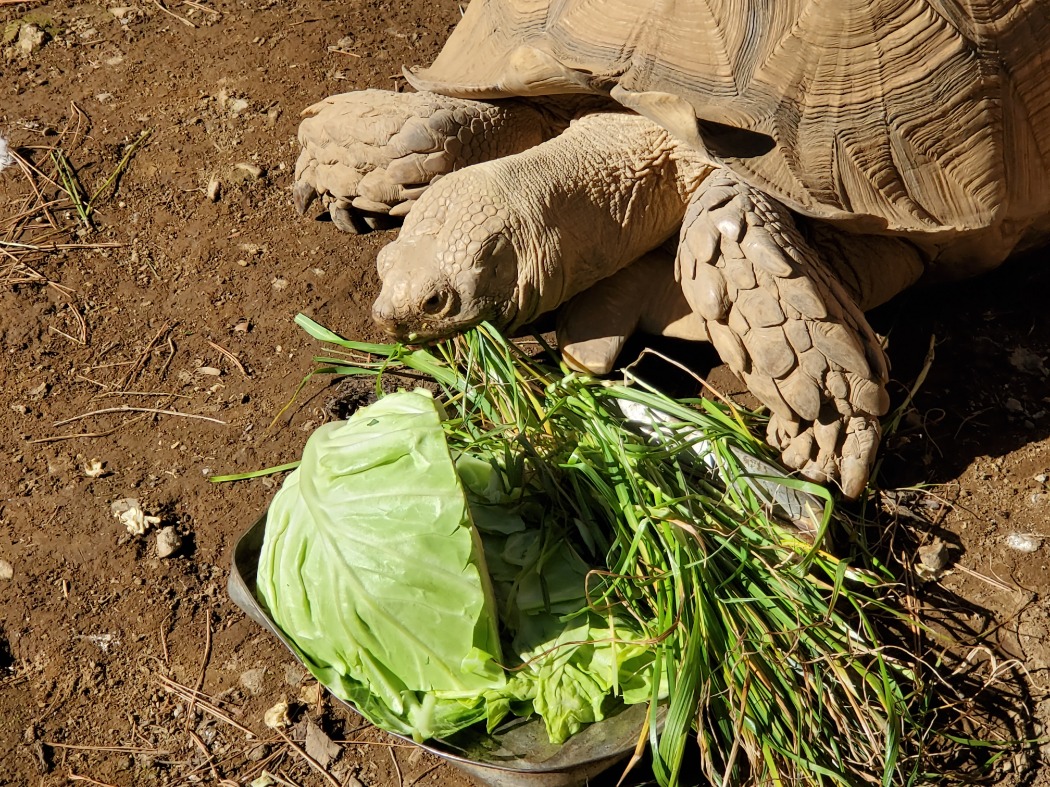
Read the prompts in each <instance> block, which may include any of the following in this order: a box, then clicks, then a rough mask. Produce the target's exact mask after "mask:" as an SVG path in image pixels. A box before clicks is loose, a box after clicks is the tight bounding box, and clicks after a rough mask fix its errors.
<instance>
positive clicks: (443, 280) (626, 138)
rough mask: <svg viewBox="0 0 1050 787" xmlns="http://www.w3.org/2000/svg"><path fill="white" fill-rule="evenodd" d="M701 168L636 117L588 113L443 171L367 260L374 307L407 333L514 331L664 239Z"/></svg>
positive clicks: (390, 325) (384, 322)
mask: <svg viewBox="0 0 1050 787" xmlns="http://www.w3.org/2000/svg"><path fill="white" fill-rule="evenodd" d="M708 171H709V167H708V166H707V164H706V163H705V162H704V161H703V159H702V158H701V157H700V156H699V155H698V154H696V153H695V152H692V151H689V150H687V149H685V148H684V146H682V145H680V144H679V143H677V142H676V141H675V140H674V139H673V138H672V137H671V136H670V135H669V134H668V133H667V132H666V131H665V130H664V129H662V128H661V127H659V126H657V125H656V124H655V123H652V122H651V121H648V120H646V119H644V118H641V117H639V116H637V115H633V114H628V113H623V112H605V113H592V114H588V115H585V116H583V117H581V118H579V119H578V120H575V121H573V123H572V124H571V125H570V127H569V128H568V129H567V130H566V131H565V132H564V133H563V134H561V135H560V136H558V137H556V138H554V139H552V140H550V141H548V142H545V143H543V144H542V145H539V146H537V147H535V148H532V149H530V150H527V151H525V152H523V153H519V154H517V155H515V156H509V157H506V158H502V159H497V160H495V161H491V162H486V163H483V164H478V165H475V166H473V167H469V168H467V169H464V170H461V171H457V172H453V173H451V174H449V175H447V176H446V177H444V178H442V179H441V180H439V181H437V182H436V183H434V184H433V185H432V186H431V187H430V188H429V189H428V190H427V192H426V193H424V194H423V195H422V196H421V197H420V198H419V200H418V202H417V204H416V206H415V207H414V208H413V210H412V211H411V212H410V213H409V215H408V217H407V218H406V220H405V226H404V228H403V229H402V231H401V234H400V236H399V237H398V239H397V240H396V241H394V242H393V243H391V244H390V245H388V246H387V247H386V248H384V249H383V250H382V251H381V252H380V254H379V257H378V259H377V265H378V268H379V275H380V278H382V280H383V289H382V292H381V293H380V295H379V298H378V299H377V301H376V303H375V305H374V307H373V316H374V317H375V319H376V321H377V322H378V323H379V324H380V325H381V326H382V327H383V328H384V329H385V330H387V331H388V332H389V333H391V334H392V335H394V336H396V337H398V338H400V339H408V340H415V341H422V340H429V339H435V338H439V337H442V336H447V335H450V334H452V333H456V332H459V331H462V330H466V329H467V328H469V327H471V326H473V325H476V324H477V323H478V322H480V321H482V320H490V321H493V322H495V323H497V324H498V325H500V326H501V327H503V328H505V329H508V330H513V329H515V328H517V327H519V326H521V325H523V324H525V323H527V322H529V321H531V320H533V319H535V318H536V317H538V316H539V315H541V314H543V313H545V312H549V311H552V310H553V309H555V308H557V307H558V306H560V305H561V304H562V303H564V302H565V301H567V300H569V299H570V298H571V297H572V296H574V295H576V294H577V293H579V292H582V291H583V290H586V289H587V288H588V287H590V286H591V285H592V284H594V283H595V282H597V281H599V280H601V279H603V278H605V277H607V276H610V275H612V274H613V273H615V272H616V271H618V270H620V269H621V268H623V267H625V266H627V265H629V264H630V263H632V262H634V261H635V260H637V259H638V258H639V257H641V256H642V255H643V254H644V253H645V252H647V251H650V250H651V249H654V248H656V247H657V246H659V245H660V244H661V243H663V242H664V241H665V240H667V239H668V238H669V237H671V236H672V235H673V234H674V233H675V232H676V231H677V229H678V227H679V225H680V224H681V221H682V217H683V215H684V212H685V207H686V204H687V203H688V199H689V194H690V193H691V192H692V191H693V190H694V189H695V188H696V186H697V185H698V183H699V181H700V179H701V178H702V177H703V176H704V174H706V173H707V172H708Z"/></svg>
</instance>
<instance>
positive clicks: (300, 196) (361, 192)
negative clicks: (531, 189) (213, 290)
mask: <svg viewBox="0 0 1050 787" xmlns="http://www.w3.org/2000/svg"><path fill="white" fill-rule="evenodd" d="M303 116H304V119H303V121H302V123H301V124H300V125H299V142H300V144H301V145H302V151H301V152H300V154H299V159H298V161H297V162H296V165H295V184H294V186H293V187H292V200H293V202H294V204H295V208H296V210H297V211H299V213H300V214H305V213H306V211H307V209H308V208H309V207H310V205H311V204H312V203H313V202H314V200H316V199H317V198H318V197H320V198H321V200H322V201H323V202H324V204H325V206H326V207H327V208H328V211H329V213H330V215H331V217H332V222H333V223H334V224H335V225H336V226H337V227H338V228H339V229H341V230H344V231H347V232H362V231H366V230H367V229H369V228H380V227H385V226H389V225H390V224H392V223H393V222H394V220H396V219H398V218H400V217H403V216H404V215H405V214H407V213H408V211H409V209H410V208H411V207H412V205H413V204H414V202H415V200H416V199H417V198H418V197H419V196H420V195H421V194H422V193H423V192H424V191H425V190H426V188H427V187H428V186H429V185H430V184H431V183H432V182H433V181H434V180H436V179H438V178H440V177H441V176H443V175H446V174H448V173H449V172H452V171H453V170H456V169H461V168H463V167H466V166H469V165H471V164H474V163H477V162H480V161H487V160H490V159H493V158H498V157H502V156H506V155H510V154H513V153H517V152H520V151H522V150H525V149H527V148H530V147H532V146H534V145H537V144H539V143H540V142H542V141H543V140H544V139H546V138H548V137H550V136H553V135H554V134H556V133H557V131H559V130H560V129H558V128H553V127H552V124H551V120H550V117H549V115H547V114H546V113H544V112H542V110H539V109H537V108H535V107H533V106H532V105H530V104H528V103H526V102H521V101H513V100H509V101H496V102H486V101H472V100H469V99H460V98H448V97H446V96H439V95H436V94H434V93H394V92H391V91H388V90H361V91H357V92H353V93H342V94H339V95H335V96H330V97H329V98H326V99H325V100H324V101H321V102H319V103H317V104H314V105H313V106H312V107H310V108H308V109H306V110H305V111H304V112H303Z"/></svg>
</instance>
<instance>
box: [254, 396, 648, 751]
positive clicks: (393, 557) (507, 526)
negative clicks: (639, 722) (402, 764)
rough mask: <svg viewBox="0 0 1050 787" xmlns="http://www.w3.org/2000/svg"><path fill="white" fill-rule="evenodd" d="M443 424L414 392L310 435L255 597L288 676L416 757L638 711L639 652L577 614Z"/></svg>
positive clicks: (564, 565)
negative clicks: (287, 664)
mask: <svg viewBox="0 0 1050 787" xmlns="http://www.w3.org/2000/svg"><path fill="white" fill-rule="evenodd" d="M442 419H443V414H442V412H441V409H440V407H439V405H437V403H436V402H434V400H433V399H432V397H431V396H430V394H429V393H427V392H426V391H421V390H420V391H415V392H401V393H396V394H391V395H388V396H385V397H383V398H382V399H380V400H379V401H378V402H376V403H375V404H373V405H370V406H369V407H366V408H363V409H361V410H358V411H357V412H356V413H355V414H354V415H353V416H352V417H351V418H350V420H348V421H345V422H340V423H333V424H327V425H325V426H322V427H321V428H320V429H318V430H317V431H316V432H315V433H314V434H313V435H312V436H311V437H310V439H309V440H308V441H307V445H306V448H305V450H304V452H303V459H302V464H301V465H300V467H299V468H298V470H296V471H295V472H293V473H292V474H291V475H290V476H289V477H288V478H287V479H286V481H285V483H284V485H283V486H282V488H281V490H280V491H279V492H278V494H277V495H276V496H275V498H274V500H273V503H272V504H271V506H270V510H269V512H268V515H267V524H266V537H265V541H264V544H263V549H262V554H261V557H260V560H259V569H258V578H257V587H258V593H259V596H260V599H261V601H262V602H263V603H264V604H265V605H266V607H267V608H268V609H269V611H270V614H271V616H272V618H273V620H274V621H275V623H276V624H277V625H278V626H279V627H280V628H281V629H282V630H283V631H284V632H285V634H286V635H287V636H288V637H289V639H290V640H291V641H292V643H293V644H294V646H295V648H296V650H297V653H298V655H299V656H300V658H301V659H302V661H303V663H304V664H305V665H306V666H307V667H308V668H309V669H310V671H311V672H312V673H313V674H314V675H315V676H316V677H317V678H318V680H320V681H321V682H322V683H324V684H325V685H326V686H327V687H328V688H329V689H330V690H331V691H332V692H333V693H334V694H336V695H337V696H339V697H342V698H343V699H346V700H348V701H350V702H352V703H354V705H355V706H356V707H357V708H358V709H359V710H360V711H361V713H362V714H363V715H364V716H365V717H366V718H368V719H369V720H370V721H371V722H373V723H374V724H376V725H377V726H380V727H383V728H385V729H388V730H391V731H393V732H398V733H400V734H403V735H408V736H412V737H414V738H415V739H417V740H424V739H426V738H431V737H444V736H447V735H449V734H451V733H453V732H456V731H458V730H460V729H462V728H464V727H467V726H470V725H472V724H475V723H477V722H482V721H484V722H485V723H486V724H487V726H488V728H489V729H492V728H493V727H494V726H495V725H496V724H498V723H499V721H500V720H501V719H502V718H503V717H504V716H505V715H506V714H507V713H511V712H513V713H515V714H517V715H530V714H532V713H536V714H539V715H541V716H542V717H543V719H544V722H545V723H546V725H547V732H548V735H549V736H550V738H551V740H552V741H553V742H555V743H559V742H562V741H564V740H565V739H566V738H567V737H569V736H570V735H571V734H573V733H574V732H576V731H577V730H579V728H580V727H581V726H583V725H584V724H586V723H589V722H592V721H596V720H599V719H601V718H603V717H604V716H605V715H606V714H607V713H608V711H609V709H610V708H612V707H615V706H616V705H617V704H618V703H619V702H644V701H648V700H649V699H650V697H651V693H652V692H651V685H650V683H649V675H650V673H651V671H652V670H651V667H652V654H651V651H650V650H648V649H647V648H645V647H643V646H641V645H636V644H630V640H632V639H633V638H635V637H636V636H637V635H636V634H635V633H634V632H633V631H632V630H631V629H630V628H629V627H628V626H627V625H625V624H624V622H623V621H621V620H618V619H616V618H612V617H610V618H602V617H599V616H597V615H595V614H594V613H592V612H590V611H589V610H588V608H587V601H586V593H585V587H586V574H587V572H588V570H589V566H588V565H587V563H586V562H585V561H583V560H582V559H581V558H580V557H579V556H578V555H577V554H576V553H575V552H574V551H573V550H572V549H571V548H570V547H569V546H568V544H567V543H566V542H565V541H564V539H563V538H562V537H556V536H552V534H551V531H550V530H549V529H546V528H545V527H544V526H543V524H544V523H543V516H542V506H537V505H535V504H531V505H529V504H522V503H521V500H520V498H521V495H518V494H511V492H510V491H508V490H506V489H505V488H504V483H503V478H502V475H501V472H500V469H499V467H498V466H497V465H496V464H495V463H494V462H490V461H484V460H482V459H479V458H476V457H472V456H469V455H460V456H459V457H457V458H456V461H455V462H454V461H453V459H452V457H451V455H450V453H449V448H448V444H447V442H446V440H445V434H444V431H443V429H442ZM461 480H462V482H461ZM464 487H465V488H466V492H465V491H464ZM512 491H513V490H512ZM475 522H476V523H477V527H475V526H474V523H475ZM547 524H549V523H547ZM490 569H491V574H490ZM501 633H502V634H503V637H504V641H505V642H506V643H507V646H506V647H504V648H501V645H500V634H501ZM505 654H506V655H505ZM504 666H506V667H509V668H511V669H510V670H509V671H506V672H505V671H504ZM614 695H617V696H618V697H619V699H616V698H615V696H614Z"/></svg>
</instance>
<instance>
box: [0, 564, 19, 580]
mask: <svg viewBox="0 0 1050 787" xmlns="http://www.w3.org/2000/svg"><path fill="white" fill-rule="evenodd" d="M14 575H15V567H14V566H12V565H11V564H10V563H8V562H7V561H6V560H0V579H2V580H7V579H11V578H12V577H14Z"/></svg>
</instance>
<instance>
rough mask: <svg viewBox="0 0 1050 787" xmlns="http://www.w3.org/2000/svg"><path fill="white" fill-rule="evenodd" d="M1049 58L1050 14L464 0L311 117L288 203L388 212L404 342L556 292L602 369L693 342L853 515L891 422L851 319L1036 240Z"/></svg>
mask: <svg viewBox="0 0 1050 787" xmlns="http://www.w3.org/2000/svg"><path fill="white" fill-rule="evenodd" d="M1048 41H1050V2H1048V1H1047V0H984V2H980V3H978V2H963V1H962V0H837V1H836V2H822V1H818V0H776V1H775V2H774V0H741V2H736V3H728V2H721V1H718V0H693V2H689V3H670V4H668V3H656V2H641V1H640V0H605V1H604V2H600V3H599V2H593V1H592V0H561V2H556V3H555V2H549V0H474V1H473V2H472V3H471V4H470V5H469V7H468V8H467V10H466V12H465V13H464V15H463V18H462V19H461V21H460V22H459V24H458V25H457V26H456V28H455V30H454V31H453V32H452V34H451V36H450V37H449V39H448V41H447V42H446V44H445V46H444V48H443V49H442V51H441V52H440V54H439V55H438V57H437V59H436V60H435V62H434V63H433V64H432V65H431V66H430V67H429V68H422V69H418V68H417V69H412V70H406V71H405V76H406V78H407V80H408V81H409V83H410V84H411V85H412V86H413V87H414V88H415V89H416V90H417V91H418V92H416V93H405V94H400V93H392V92H386V91H376V90H368V91H360V92H355V93H348V94H343V95H340V96H333V97H331V98H329V99H327V100H325V101H323V102H321V103H320V104H317V105H315V106H314V107H311V108H310V109H308V110H306V112H305V113H304V114H305V115H307V117H306V119H305V120H304V121H303V123H302V125H301V127H300V141H301V143H302V146H303V150H302V153H301V155H300V158H299V162H298V164H297V167H296V184H295V186H294V187H293V199H294V202H295V204H296V207H297V208H298V209H299V211H300V212H305V211H306V209H307V206H308V205H309V204H310V202H311V201H312V200H313V199H314V198H315V197H317V196H318V195H321V196H323V198H324V200H325V202H326V203H327V204H328V207H329V212H330V214H331V217H332V220H333V222H334V223H335V224H336V225H337V226H339V227H340V228H342V229H347V230H351V231H356V230H360V229H361V228H362V227H363V225H365V224H368V225H377V224H381V223H382V222H383V221H384V220H387V219H385V217H387V216H389V217H395V218H396V217H406V218H405V225H404V229H403V230H402V233H401V236H400V237H399V239H398V240H397V241H396V242H395V243H393V244H391V245H390V246H388V247H387V248H386V249H384V250H383V251H382V252H381V253H380V255H379V258H378V260H377V262H378V266H379V273H380V277H381V278H382V280H383V292H382V293H381V295H380V298H379V300H378V301H377V303H376V306H375V308H374V312H373V313H374V316H375V317H376V319H377V320H378V321H379V322H380V324H381V325H383V326H384V327H385V328H386V329H387V330H388V331H390V332H392V333H394V334H395V335H397V336H399V337H400V338H404V339H415V340H423V339H429V338H435V337H436V336H439V335H441V334H443V333H447V332H452V331H457V330H462V329H465V328H467V327H469V326H470V325H471V324H473V323H475V322H477V321H478V320H481V319H495V320H496V321H497V322H501V323H502V324H503V325H504V326H506V327H514V326H516V325H520V324H521V323H522V322H524V321H526V320H527V319H531V318H533V317H535V316H536V315H538V314H539V313H541V312H543V311H547V310H550V309H553V308H555V307H557V306H560V305H563V304H564V305H565V308H564V309H563V318H562V324H561V328H560V331H559V339H560V343H561V345H562V349H563V351H566V352H568V354H569V355H570V356H574V357H576V361H577V363H578V365H582V366H584V367H587V368H592V369H595V370H598V371H601V370H602V369H604V368H605V367H607V366H609V365H610V363H611V362H610V360H609V358H610V356H614V355H615V352H616V351H618V349H619V347H620V345H621V344H622V335H621V334H622V333H624V332H625V331H629V330H631V329H633V328H634V327H638V326H640V327H642V328H644V329H648V330H655V331H657V332H661V331H662V332H668V333H674V334H676V335H683V336H686V337H689V338H697V339H707V340H709V341H710V342H711V343H712V344H713V345H714V347H715V349H716V350H717V351H718V352H719V354H720V355H721V356H722V358H723V360H724V361H725V362H726V363H727V364H728V365H729V366H730V367H731V368H732V369H733V370H734V371H735V372H736V373H737V374H738V375H739V376H740V377H741V378H742V379H743V380H744V382H745V383H746V384H747V385H748V387H749V388H750V389H751V391H752V392H753V393H754V394H755V395H756V396H757V397H758V398H759V399H760V400H761V401H762V402H763V403H764V404H765V405H766V406H768V408H769V410H770V416H771V417H770V422H769V428H768V433H767V437H768V439H769V442H770V443H771V444H772V445H773V446H774V447H776V448H777V449H779V450H780V451H781V455H782V458H783V460H784V461H785V463H786V464H787V465H789V466H790V467H792V468H795V469H797V470H799V471H800V472H801V474H802V475H804V476H806V477H808V478H811V479H814V480H817V481H833V482H837V483H838V484H839V485H840V486H841V488H842V492H843V494H844V495H845V496H846V497H849V498H854V497H857V496H858V495H859V494H861V492H862V491H863V489H864V487H865V485H866V483H867V480H868V476H869V474H870V472H871V467H872V463H873V460H874V456H875V451H876V449H877V446H878V441H879V416H881V415H884V414H885V413H886V411H887V409H888V406H889V399H888V395H887V392H886V384H887V382H888V362H887V358H886V354H885V351H884V348H883V347H882V344H881V342H880V340H879V337H878V336H877V335H876V334H875V333H874V332H873V330H872V329H871V328H870V326H869V325H868V323H867V321H866V319H865V317H864V311H865V310H867V309H870V308H872V307H874V306H876V305H878V304H880V303H883V302H885V301H886V300H888V299H890V298H892V297H893V296H894V295H896V294H897V293H899V292H901V291H902V290H904V289H906V288H908V287H910V286H912V285H914V284H916V283H917V282H923V283H930V282H937V281H941V280H945V279H953V278H960V277H964V276H969V275H973V274H977V273H980V272H983V271H987V270H990V269H992V268H995V267H997V266H998V265H1000V264H1001V263H1002V262H1003V261H1004V260H1005V259H1006V258H1007V257H1009V256H1010V255H1011V254H1013V253H1015V252H1017V251H1019V250H1022V249H1025V248H1029V247H1032V246H1034V245H1037V244H1039V243H1040V242H1042V241H1044V240H1046V239H1047V238H1048V237H1050V47H1048V46H1047V45H1046V42H1048ZM639 184H642V186H641V187H640V186H639ZM672 254H673V255H674V259H673V260H672V256H671V255H672ZM541 285H542V286H541ZM573 296H576V297H575V298H573ZM574 351H575V352H574Z"/></svg>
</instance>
